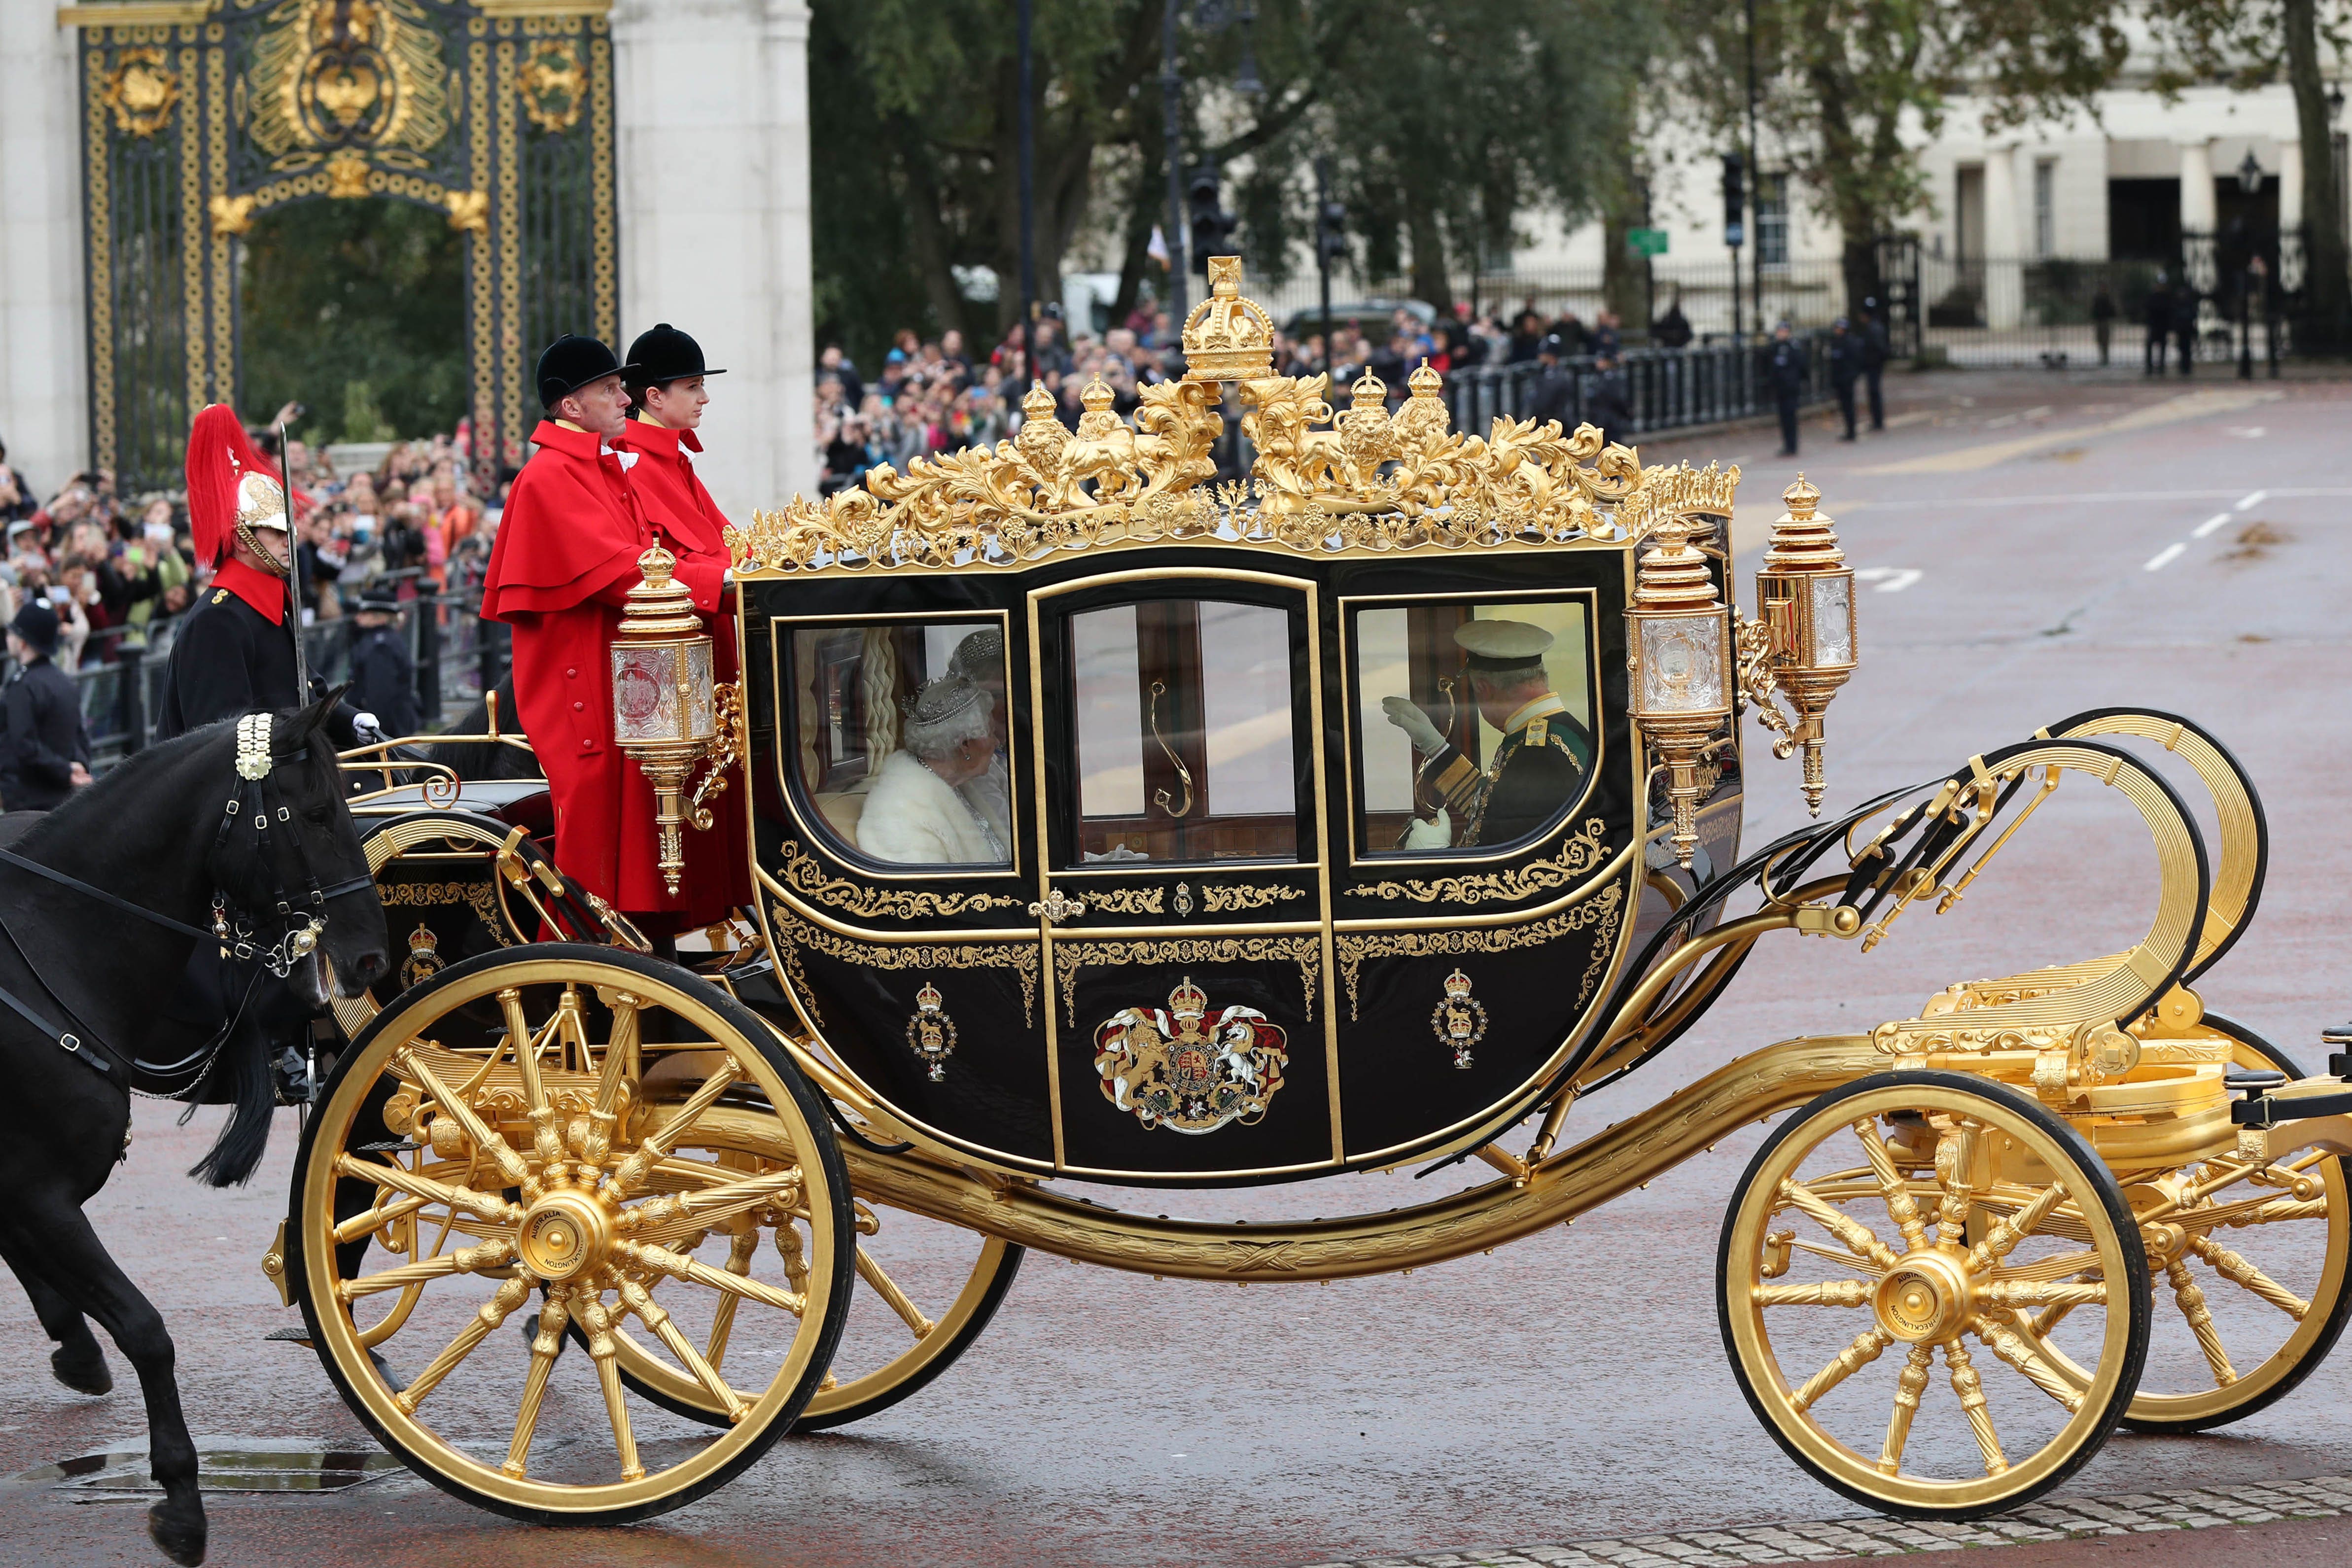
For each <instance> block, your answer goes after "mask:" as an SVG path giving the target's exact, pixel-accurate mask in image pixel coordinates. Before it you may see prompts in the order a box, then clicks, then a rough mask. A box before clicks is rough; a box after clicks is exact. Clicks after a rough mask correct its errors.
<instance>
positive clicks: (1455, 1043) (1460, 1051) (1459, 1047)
mask: <svg viewBox="0 0 2352 1568" xmlns="http://www.w3.org/2000/svg"><path fill="white" fill-rule="evenodd" d="M1429 1027H1430V1028H1431V1029H1432V1030H1434V1031H1436V1034H1437V1043H1438V1044H1440V1045H1442V1046H1444V1047H1445V1048H1446V1049H1447V1050H1449V1051H1452V1052H1454V1066H1455V1067H1458V1068H1468V1067H1470V1066H1471V1065H1472V1060H1471V1056H1470V1051H1471V1049H1472V1048H1473V1047H1474V1046H1475V1045H1476V1044H1477V1043H1478V1042H1479V1041H1480V1040H1484V1039H1486V1004H1485V1003H1484V1002H1482V1001H1480V1000H1479V999H1478V998H1475V997H1474V996H1472V995H1471V994H1470V977H1469V976H1467V975H1465V974H1464V973H1463V972H1462V969H1461V967H1460V966H1459V965H1456V966H1455V967H1454V973H1452V974H1450V975H1448V976H1446V977H1445V998H1444V1000H1443V1001H1440V1002H1439V1003H1438V1004H1437V1010H1436V1011H1435V1012H1433V1013H1431V1014H1430V1015H1429Z"/></svg>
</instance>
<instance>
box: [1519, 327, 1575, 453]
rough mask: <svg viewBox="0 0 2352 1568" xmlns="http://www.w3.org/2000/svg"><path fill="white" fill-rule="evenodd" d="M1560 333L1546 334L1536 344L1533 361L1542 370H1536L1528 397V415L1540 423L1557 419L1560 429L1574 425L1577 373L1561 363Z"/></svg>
mask: <svg viewBox="0 0 2352 1568" xmlns="http://www.w3.org/2000/svg"><path fill="white" fill-rule="evenodd" d="M1562 351H1563V350H1562V347H1561V344H1560V340H1559V333H1557V332H1549V333H1546V334H1545V336H1544V340H1543V341H1542V342H1540V343H1538V344H1537V345H1536V363H1538V365H1541V366H1542V367H1543V369H1542V370H1541V371H1538V373H1537V376H1536V387H1535V395H1534V396H1533V397H1532V398H1530V399H1529V400H1528V418H1529V419H1532V420H1534V421H1535V422H1536V423H1538V424H1541V423H1543V422H1544V421H1545V420H1548V419H1556V420H1558V421H1559V427H1560V428H1561V429H1562V430H1573V429H1574V428H1576V373H1575V372H1574V371H1570V370H1569V369H1567V368H1566V367H1565V366H1563V365H1562V364H1561V363H1560V362H1559V361H1560V355H1561V353H1562Z"/></svg>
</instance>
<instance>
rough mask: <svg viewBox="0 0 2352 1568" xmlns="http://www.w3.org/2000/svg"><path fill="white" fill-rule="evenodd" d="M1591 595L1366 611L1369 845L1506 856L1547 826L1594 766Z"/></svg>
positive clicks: (1362, 775) (1358, 661)
mask: <svg viewBox="0 0 2352 1568" xmlns="http://www.w3.org/2000/svg"><path fill="white" fill-rule="evenodd" d="M1585 615H1586V606H1585V604H1584V602H1583V601H1581V600H1555V601H1507V602H1502V603H1496V604H1475V603H1471V602H1466V601H1423V602H1420V603H1413V604H1402V605H1395V606H1387V607H1373V608H1368V609H1363V610H1359V611H1357V612H1355V613H1354V615H1353V617H1352V618H1351V623H1350V626H1349V649H1350V652H1351V654H1352V657H1353V660H1354V664H1355V670H1354V675H1355V691H1356V704H1357V712H1356V766H1357V778H1356V801H1357V810H1359V812H1360V820H1359V822H1360V825H1359V828H1358V835H1359V837H1358V842H1359V843H1360V844H1361V845H1362V846H1363V847H1364V848H1365V849H1366V850H1368V851H1370V852H1375V853H1380V852H1403V853H1419V854H1433V853H1438V852H1444V851H1447V850H1467V849H1488V850H1492V849H1498V848H1502V847H1505V846H1507V845H1509V844H1512V843H1515V842H1518V841H1523V840H1526V839H1528V838H1531V837H1533V836H1535V835H1536V834H1538V833H1540V832H1541V831H1544V830H1545V829H1546V828H1548V827H1549V826H1550V825H1551V823H1553V822H1554V821H1557V820H1558V818H1559V813H1560V812H1561V811H1563V810H1566V809H1567V808H1568V807H1569V806H1570V805H1571V804H1573V803H1574V801H1575V800H1577V798H1578V797H1580V795H1582V794H1583V793H1584V785H1585V780H1586V779H1588V778H1589V777H1590V776H1591V770H1592V762H1593V741H1592V734H1593V730H1592V706H1591V704H1592V699H1591V670H1590V668H1589V653H1588V641H1587V636H1586V622H1585Z"/></svg>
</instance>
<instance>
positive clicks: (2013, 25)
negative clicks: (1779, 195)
mask: <svg viewBox="0 0 2352 1568" xmlns="http://www.w3.org/2000/svg"><path fill="white" fill-rule="evenodd" d="M2121 10H2122V6H2121V5H2120V3H2119V0H1756V5H1755V13H1754V14H1755V19H1756V30H1755V60H1756V84H1757V91H1758V96H1759V100H1760V103H1761V110H1760V117H1761V119H1762V120H1763V124H1764V131H1765V140H1764V144H1763V145H1762V146H1761V147H1759V150H1758V152H1759V158H1761V159H1762V160H1764V161H1765V162H1768V163H1769V162H1781V163H1783V164H1784V166H1785V167H1787V168H1788V169H1789V171H1790V172H1791V173H1792V174H1793V175H1794V176H1795V177H1796V179H1797V180H1798V181H1799V182H1800V183H1802V184H1803V185H1804V186H1806V187H1807V188H1808V189H1810V190H1811V192H1812V193H1813V194H1814V196H1815V197H1816V198H1817V199H1818V200H1819V201H1820V202H1821V203H1822V205H1823V206H1824V207H1825V208H1827V209H1828V211H1829V214H1830V215H1831V216H1832V217H1833V218H1835V219H1836V220H1837V223H1838V225H1839V228H1840V229H1841V231H1842V232H1843V235H1844V244H1845V251H1844V258H1843V259H1844V273H1845V282H1846V289H1847V292H1848V294H1849V295H1850V296H1852V297H1853V298H1860V297H1861V296H1863V295H1864V294H1866V293H1870V292H1874V290H1875V289H1876V287H1877V286H1878V274H1877V252H1876V247H1875V246H1874V243H1873V241H1874V237H1875V236H1876V235H1880V234H1883V233H1885V232H1886V231H1887V230H1888V229H1890V228H1891V227H1892V226H1893V225H1895V224H1896V223H1897V222H1899V221H1900V220H1902V219H1903V218H1905V217H1906V216H1908V215H1909V214H1912V213H1914V212H1916V211H1917V210H1918V208H1919V207H1920V206H1921V204H1923V202H1924V200H1925V198H1926V196H1927V190H1926V186H1925V184H1924V183H1923V178H1922V175H1921V172H1920V169H1919V164H1918V161H1917V158H1916V154H1915V152H1914V148H1915V147H1916V141H1917V139H1918V138H1919V137H1920V136H1923V135H1924V136H1933V135H1935V134H1936V133H1937V132H1938V131H1940V130H1941V129H1942V128H1943V125H1944V123H1945V120H1946V119H1947V117H1948V113H1949V111H1950V106H1951V103H1952V100H1953V99H1957V98H1960V97H1963V96H1966V97H1969V99H1973V100H1975V101H1977V102H1979V103H1980V104H1981V105H1982V106H1983V115H1984V119H1985V122H1986V123H1985V129H1986V130H1987V131H1995V130H1999V129H2000V128H2002V127H2005V126H2014V125H2021V124H2023V123H2025V122H2026V121H2027V120H2033V119H2037V118H2043V117H2049V116H2054V115H2057V114H2061V113H2063V112H2064V111H2066V110H2069V109H2072V108H2074V107H2075V106H2077V105H2080V104H2082V103H2084V102H2086V101H2087V100H2088V99H2090V97H2091V96H2092V95H2093V94H2094V93H2095V92H2097V91H2098V90H2099V89H2101V88H2103V87H2105V86H2106V85H2107V84H2108V83H2109V82H2111V81H2113V80H2114V79H2115V77H2116V73H2117V72H2118V71H2120V70H2121V69H2122V68H2123V66H2124V62H2125V58H2126V54H2127V53H2128V40H2127V39H2126V36H2125V33H2124V30H2123V27H2122V26H2121V25H2120V20H2119V17H2120V13H2121ZM1670 14H1671V17H1672V26H1673V30H1674V33H1675V37H1677V38H1678V39H1680V40H1682V41H1683V43H1684V49H1683V53H1682V57H1681V64H1680V72H1681V76H1682V78H1683V79H1682V81H1681V84H1680V85H1681V86H1682V88H1683V89H1684V91H1683V96H1684V97H1685V99H1687V100H1688V101H1689V102H1690V103H1691V104H1693V105H1694V106H1696V108H1697V110H1698V111H1699V112H1701V113H1703V114H1705V115H1706V116H1707V117H1708V118H1709V119H1710V120H1712V122H1713V125H1714V129H1715V131H1716V132H1717V135H1718V136H1720V137H1721V138H1722V140H1723V143H1724V145H1725V146H1726V147H1731V146H1739V145H1744V144H1745V142H1746V138H1747V101H1748V99H1747V85H1746V83H1747V64H1748V29H1747V24H1746V20H1745V13H1744V12H1743V10H1742V9H1741V8H1738V7H1735V6H1729V5H1722V4H1720V3H1719V0H1672V5H1671V7H1670ZM1906 133H1909V135H1910V138H1911V139H1910V140H1909V141H1906Z"/></svg>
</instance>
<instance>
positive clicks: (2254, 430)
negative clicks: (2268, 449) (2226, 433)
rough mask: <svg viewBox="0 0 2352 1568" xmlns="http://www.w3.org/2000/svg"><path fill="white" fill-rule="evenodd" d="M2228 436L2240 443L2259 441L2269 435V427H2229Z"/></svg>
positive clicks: (2250, 425)
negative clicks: (2233, 437) (2232, 436)
mask: <svg viewBox="0 0 2352 1568" xmlns="http://www.w3.org/2000/svg"><path fill="white" fill-rule="evenodd" d="M2230 434H2232V435H2234V436H2236V437H2237V438H2238V439H2239V440H2241V441H2260V440H2261V439H2262V438H2263V436H2265V435H2268V434H2270V427H2269V426H2268V425H2263V424H2240V425H2233V426H2231V430H2230Z"/></svg>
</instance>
